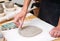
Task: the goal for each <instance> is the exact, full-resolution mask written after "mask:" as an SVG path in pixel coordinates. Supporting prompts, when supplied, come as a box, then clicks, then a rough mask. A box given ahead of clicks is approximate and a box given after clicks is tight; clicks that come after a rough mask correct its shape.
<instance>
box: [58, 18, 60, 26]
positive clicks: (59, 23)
mask: <svg viewBox="0 0 60 41" xmlns="http://www.w3.org/2000/svg"><path fill="white" fill-rule="evenodd" d="M58 26H59V27H60V18H59V21H58Z"/></svg>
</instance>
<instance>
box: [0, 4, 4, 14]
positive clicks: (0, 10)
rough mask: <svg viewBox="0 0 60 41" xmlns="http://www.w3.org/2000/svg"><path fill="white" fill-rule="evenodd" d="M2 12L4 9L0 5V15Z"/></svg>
mask: <svg viewBox="0 0 60 41" xmlns="http://www.w3.org/2000/svg"><path fill="white" fill-rule="evenodd" d="M3 12H4V8H3V6H2V4H0V14H1V13H3Z"/></svg>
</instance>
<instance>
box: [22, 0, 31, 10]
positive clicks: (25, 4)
mask: <svg viewBox="0 0 60 41" xmlns="http://www.w3.org/2000/svg"><path fill="white" fill-rule="evenodd" d="M30 2H31V0H24V5H23V8H22V9H23V10H25V11H27V10H28V6H29V4H30Z"/></svg>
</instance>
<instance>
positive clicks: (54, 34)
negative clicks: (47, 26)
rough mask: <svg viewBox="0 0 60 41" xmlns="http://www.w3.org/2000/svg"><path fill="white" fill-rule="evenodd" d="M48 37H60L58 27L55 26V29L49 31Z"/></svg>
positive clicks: (59, 28)
mask: <svg viewBox="0 0 60 41" xmlns="http://www.w3.org/2000/svg"><path fill="white" fill-rule="evenodd" d="M50 35H51V36H52V37H55V38H57V37H60V26H57V27H55V28H53V29H52V30H51V31H50Z"/></svg>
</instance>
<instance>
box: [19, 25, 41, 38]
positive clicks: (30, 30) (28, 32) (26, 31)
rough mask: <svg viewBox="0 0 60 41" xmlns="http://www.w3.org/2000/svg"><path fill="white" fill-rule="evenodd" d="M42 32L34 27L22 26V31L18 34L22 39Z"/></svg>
mask: <svg viewBox="0 0 60 41" xmlns="http://www.w3.org/2000/svg"><path fill="white" fill-rule="evenodd" d="M41 32H42V29H40V28H38V27H36V26H24V27H23V29H20V30H19V34H20V35H22V36H24V37H33V36H36V35H38V34H40V33H41Z"/></svg>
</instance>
